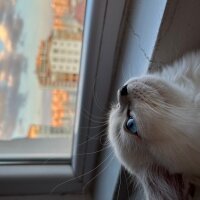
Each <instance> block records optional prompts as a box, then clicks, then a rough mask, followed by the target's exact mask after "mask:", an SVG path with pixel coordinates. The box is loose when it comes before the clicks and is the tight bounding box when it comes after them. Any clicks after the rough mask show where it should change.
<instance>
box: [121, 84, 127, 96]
mask: <svg viewBox="0 0 200 200" xmlns="http://www.w3.org/2000/svg"><path fill="white" fill-rule="evenodd" d="M120 95H121V96H126V95H128V90H127V85H124V86H123V87H122V88H121V89H120Z"/></svg>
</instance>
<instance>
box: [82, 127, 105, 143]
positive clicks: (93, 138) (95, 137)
mask: <svg viewBox="0 0 200 200" xmlns="http://www.w3.org/2000/svg"><path fill="white" fill-rule="evenodd" d="M106 129H107V128H105V129H103V130H102V131H100V132H99V133H98V134H97V135H94V136H92V137H90V138H89V139H87V140H86V141H84V142H81V143H79V144H78V146H80V145H83V144H86V143H87V142H89V141H91V140H95V139H99V136H100V135H101V136H104V135H107V133H104V132H105V130H106ZM102 133H104V134H102Z"/></svg>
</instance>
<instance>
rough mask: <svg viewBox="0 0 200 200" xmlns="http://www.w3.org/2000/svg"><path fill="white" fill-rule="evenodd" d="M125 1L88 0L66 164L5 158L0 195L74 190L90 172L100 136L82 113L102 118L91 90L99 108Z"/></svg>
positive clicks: (79, 188) (104, 97) (105, 92)
mask: <svg viewBox="0 0 200 200" xmlns="http://www.w3.org/2000/svg"><path fill="white" fill-rule="evenodd" d="M125 3H126V0H87V6H86V16H85V27H84V39H83V48H82V59H81V76H80V83H79V93H78V95H79V96H78V102H77V113H76V123H75V129H74V141H73V150H72V152H73V153H72V160H71V162H69V161H66V162H59V160H57V161H56V162H54V163H51V162H45V163H41V162H31V161H30V162H9V161H8V162H4V163H2V164H1V165H0V187H1V190H0V195H21V194H23V195H30V194H49V193H51V192H52V189H54V190H53V193H54V194H61V193H62V194H63V193H79V192H81V191H82V189H83V186H84V185H85V184H86V183H87V182H88V180H90V179H91V177H92V176H93V175H94V174H93V173H92V172H94V170H93V169H95V161H96V154H90V153H91V152H95V151H96V150H97V149H98V144H99V138H100V135H99V134H97V131H99V130H97V129H93V128H90V127H93V126H96V125H97V126H98V125H99V124H98V123H97V124H96V123H94V122H93V120H91V118H88V116H87V114H86V112H85V111H87V113H89V115H90V116H105V113H103V112H102V110H101V109H99V107H98V105H97V103H96V102H95V101H96V100H95V98H94V91H95V97H98V98H99V97H101V98H100V99H99V100H98V101H99V102H100V104H101V107H103V108H106V107H107V105H108V99H109V92H110V85H111V81H112V75H113V71H114V70H115V68H114V67H113V65H114V62H115V51H116V48H117V43H118V37H119V34H120V31H121V29H120V28H121V22H122V19H123V12H124V8H125ZM105 120H106V119H105ZM81 127H87V128H81ZM89 138H96V140H90V139H89ZM91 141H92V142H91ZM55 148H56V147H55ZM80 154H81V156H78V155H80ZM89 171H91V173H88V172H89ZM83 174H85V176H83ZM64 182H65V184H60V183H64ZM55 186H58V187H55Z"/></svg>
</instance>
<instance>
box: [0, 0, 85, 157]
mask: <svg viewBox="0 0 200 200" xmlns="http://www.w3.org/2000/svg"><path fill="white" fill-rule="evenodd" d="M85 1H86V0H0V99H1V101H0V109H1V110H0V111H1V112H0V143H1V144H0V158H4V159H5V158H17V157H18V158H42V157H44V158H45V157H52V158H54V157H56V158H59V157H69V155H70V151H71V144H72V136H73V126H74V119H75V109H76V97H77V87H78V80H79V66H80V57H81V46H82V32H83V21H84V12H85V3H86V2H85ZM52 147H53V148H52ZM54 148H55V149H54Z"/></svg>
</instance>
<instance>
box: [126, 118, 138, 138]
mask: <svg viewBox="0 0 200 200" xmlns="http://www.w3.org/2000/svg"><path fill="white" fill-rule="evenodd" d="M126 129H127V130H128V131H129V132H130V133H132V134H134V135H137V125H136V121H135V119H134V118H133V117H129V118H128V120H127V121H126Z"/></svg>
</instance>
